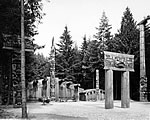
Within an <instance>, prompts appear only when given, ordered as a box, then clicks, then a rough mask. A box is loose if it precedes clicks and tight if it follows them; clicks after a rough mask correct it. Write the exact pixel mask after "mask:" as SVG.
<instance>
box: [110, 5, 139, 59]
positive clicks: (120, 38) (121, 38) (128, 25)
mask: <svg viewBox="0 0 150 120" xmlns="http://www.w3.org/2000/svg"><path fill="white" fill-rule="evenodd" d="M123 15H124V16H123V17H122V21H121V28H120V30H119V31H118V33H117V34H115V37H114V39H112V40H111V41H109V43H108V46H109V50H111V51H116V52H119V53H125V54H133V55H136V58H137V57H138V54H139V52H138V51H139V42H138V41H139V30H138V29H137V26H136V22H135V21H134V19H133V15H132V13H131V12H130V9H129V8H128V7H127V8H126V11H125V12H124V14H123Z"/></svg>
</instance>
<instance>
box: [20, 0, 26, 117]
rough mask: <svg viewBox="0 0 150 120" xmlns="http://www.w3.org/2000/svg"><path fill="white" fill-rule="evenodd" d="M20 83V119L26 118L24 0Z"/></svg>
mask: <svg viewBox="0 0 150 120" xmlns="http://www.w3.org/2000/svg"><path fill="white" fill-rule="evenodd" d="M21 83H22V118H27V106H26V85H25V40H24V0H21Z"/></svg>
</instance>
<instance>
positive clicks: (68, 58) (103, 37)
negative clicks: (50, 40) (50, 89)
mask: <svg viewBox="0 0 150 120" xmlns="http://www.w3.org/2000/svg"><path fill="white" fill-rule="evenodd" d="M111 28H112V27H111V25H110V24H109V21H108V18H107V17H106V14H105V12H103V14H102V17H101V19H100V23H99V26H98V27H97V28H96V30H97V33H96V34H95V35H94V38H95V39H92V40H91V39H90V40H87V38H86V35H85V36H84V37H83V43H82V45H81V49H79V50H78V49H77V48H75V47H73V41H72V39H71V36H70V34H69V33H70V32H69V31H68V29H67V27H65V30H64V33H63V35H62V36H61V37H60V38H61V40H60V42H59V43H58V44H57V45H58V46H59V48H58V49H57V53H56V76H57V77H59V78H61V79H64V78H66V79H71V80H73V81H78V82H79V83H80V84H81V87H83V88H84V89H89V88H95V70H96V69H99V70H100V88H101V89H104V70H103V51H104V50H105V51H112V52H118V53H125V54H132V55H135V72H133V73H131V75H130V91H131V98H132V99H136V100H138V95H139V72H140V71H139V69H140V68H139V30H138V28H137V24H136V21H135V20H134V18H133V15H132V13H131V11H130V9H129V8H128V7H127V8H126V9H125V12H124V13H123V17H122V21H121V27H120V29H119V30H118V32H117V33H116V34H115V35H114V36H112V35H111ZM147 29H149V28H147ZM147 32H148V31H147ZM146 38H149V33H147V37H146ZM147 51H148V50H147ZM147 53H148V52H147ZM147 55H149V54H147ZM75 74H76V75H78V76H75Z"/></svg>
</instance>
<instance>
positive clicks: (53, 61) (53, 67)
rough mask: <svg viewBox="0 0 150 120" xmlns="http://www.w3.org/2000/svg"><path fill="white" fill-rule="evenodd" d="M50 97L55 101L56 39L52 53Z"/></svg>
mask: <svg viewBox="0 0 150 120" xmlns="http://www.w3.org/2000/svg"><path fill="white" fill-rule="evenodd" d="M50 66H51V69H50V76H51V77H50V96H51V98H52V99H55V46H54V37H53V39H52V46H51V52H50Z"/></svg>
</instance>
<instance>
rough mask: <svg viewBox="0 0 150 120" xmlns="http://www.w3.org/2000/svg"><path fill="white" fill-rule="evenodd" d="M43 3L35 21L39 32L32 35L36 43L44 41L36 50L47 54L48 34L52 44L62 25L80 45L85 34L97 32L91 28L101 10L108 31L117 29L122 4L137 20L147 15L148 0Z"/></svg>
mask: <svg viewBox="0 0 150 120" xmlns="http://www.w3.org/2000/svg"><path fill="white" fill-rule="evenodd" d="M43 4H44V6H43V12H44V13H46V15H45V16H44V17H43V19H42V24H40V25H38V32H39V34H38V35H36V36H35V37H34V38H35V43H37V44H38V45H45V48H43V49H41V50H38V51H37V52H36V53H42V54H43V55H44V56H45V57H48V56H49V53H50V49H51V41H52V38H53V37H54V40H55V44H56V43H59V41H60V36H61V35H62V34H63V32H64V29H65V26H67V27H68V30H69V31H70V35H71V36H72V40H73V41H74V43H75V44H77V45H78V47H80V46H81V43H82V42H83V37H84V35H85V34H86V37H87V38H91V39H92V38H93V35H94V34H95V33H96V32H97V30H96V29H95V28H96V27H98V26H99V22H100V18H101V17H102V13H103V12H105V13H106V16H107V18H108V20H109V24H110V25H112V30H111V32H112V35H113V34H114V33H117V30H119V29H120V26H121V24H120V23H121V19H122V17H123V13H124V12H125V9H126V7H129V8H130V11H131V13H132V14H133V18H134V20H135V21H137V23H138V22H140V21H141V20H143V19H144V17H146V16H148V15H150V7H149V5H150V0H50V2H46V0H43Z"/></svg>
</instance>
